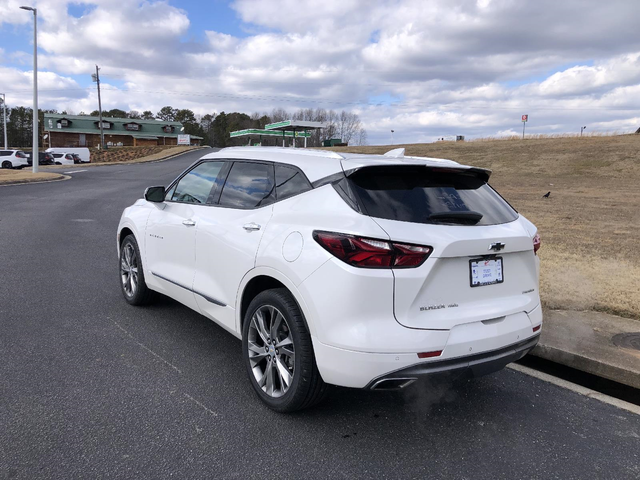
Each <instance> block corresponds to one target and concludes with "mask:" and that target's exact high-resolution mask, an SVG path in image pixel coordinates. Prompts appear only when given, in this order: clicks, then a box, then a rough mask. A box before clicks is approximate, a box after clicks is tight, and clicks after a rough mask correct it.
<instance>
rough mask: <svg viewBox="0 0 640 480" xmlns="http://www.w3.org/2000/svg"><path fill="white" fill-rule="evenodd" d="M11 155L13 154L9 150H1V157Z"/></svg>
mask: <svg viewBox="0 0 640 480" xmlns="http://www.w3.org/2000/svg"><path fill="white" fill-rule="evenodd" d="M10 155H11V152H9V151H7V150H3V151H0V157H9V156H10Z"/></svg>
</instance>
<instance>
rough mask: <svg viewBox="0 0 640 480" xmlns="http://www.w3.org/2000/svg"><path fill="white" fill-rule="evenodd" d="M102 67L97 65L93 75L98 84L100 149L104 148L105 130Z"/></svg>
mask: <svg viewBox="0 0 640 480" xmlns="http://www.w3.org/2000/svg"><path fill="white" fill-rule="evenodd" d="M99 72H100V68H99V67H98V65H96V73H95V74H93V75H91V77H92V78H93V81H94V82H96V84H97V85H98V117H99V121H100V151H102V150H104V130H103V129H102V99H101V98H100V73H99Z"/></svg>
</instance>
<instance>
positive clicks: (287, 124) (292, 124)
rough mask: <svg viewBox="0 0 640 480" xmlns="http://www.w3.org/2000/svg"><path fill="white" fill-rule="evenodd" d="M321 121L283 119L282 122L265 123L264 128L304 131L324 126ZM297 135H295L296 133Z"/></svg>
mask: <svg viewBox="0 0 640 480" xmlns="http://www.w3.org/2000/svg"><path fill="white" fill-rule="evenodd" d="M324 127H325V125H324V123H322V122H306V121H304V120H284V121H282V122H277V123H270V124H268V125H265V127H264V128H265V129H266V130H279V131H284V130H286V131H289V132H306V131H307V130H318V129H320V128H324ZM296 136H297V135H296Z"/></svg>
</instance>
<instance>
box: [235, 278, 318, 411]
mask: <svg viewBox="0 0 640 480" xmlns="http://www.w3.org/2000/svg"><path fill="white" fill-rule="evenodd" d="M242 347H243V356H244V361H245V365H246V368H247V373H248V374H249V380H250V382H251V386H252V387H253V389H254V390H255V391H256V393H257V395H258V396H259V397H260V400H262V401H263V402H264V403H266V404H267V406H269V408H271V409H273V410H275V411H277V412H283V413H284V412H294V411H296V410H301V409H303V408H308V407H311V406H312V405H315V404H317V403H318V402H320V401H322V400H323V399H324V398H325V397H326V394H327V392H328V386H327V384H325V383H324V382H323V381H322V378H321V377H320V372H318V368H317V366H316V361H315V356H314V353H313V346H312V344H311V335H310V334H309V332H308V330H307V328H306V326H305V323H304V317H303V315H302V312H301V311H300V308H299V307H298V304H297V303H296V301H295V300H294V299H293V297H292V296H291V293H289V291H288V290H287V289H285V288H278V289H273V290H266V291H264V292H262V293H260V294H258V295H257V296H256V298H254V299H253V301H252V302H251V304H250V305H249V308H248V309H247V313H246V314H245V318H244V324H243V329H242Z"/></svg>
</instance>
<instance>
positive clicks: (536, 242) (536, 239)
mask: <svg viewBox="0 0 640 480" xmlns="http://www.w3.org/2000/svg"><path fill="white" fill-rule="evenodd" d="M540 242H541V240H540V235H539V234H537V233H536V235H535V237H533V253H535V254H536V255H537V254H538V250H540Z"/></svg>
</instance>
